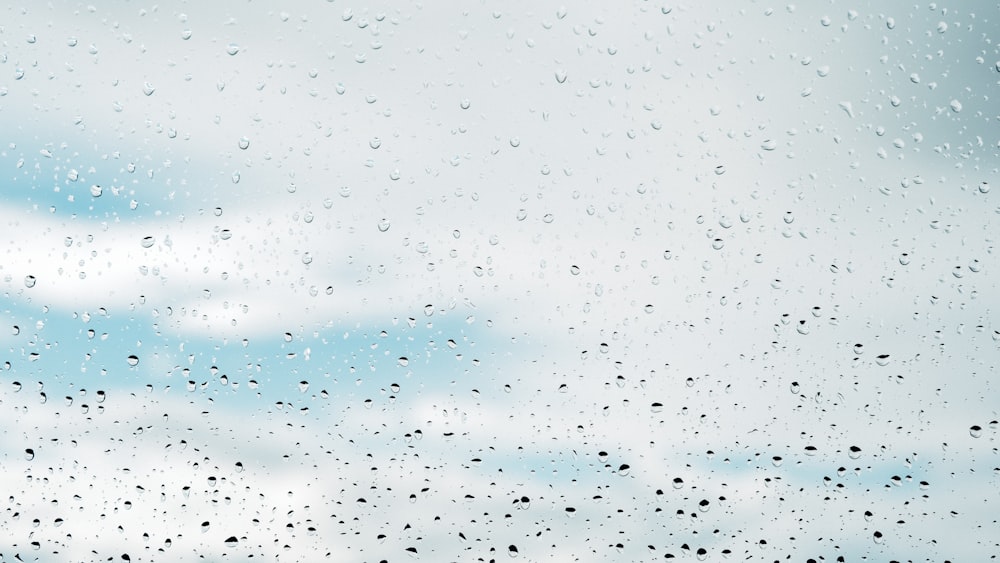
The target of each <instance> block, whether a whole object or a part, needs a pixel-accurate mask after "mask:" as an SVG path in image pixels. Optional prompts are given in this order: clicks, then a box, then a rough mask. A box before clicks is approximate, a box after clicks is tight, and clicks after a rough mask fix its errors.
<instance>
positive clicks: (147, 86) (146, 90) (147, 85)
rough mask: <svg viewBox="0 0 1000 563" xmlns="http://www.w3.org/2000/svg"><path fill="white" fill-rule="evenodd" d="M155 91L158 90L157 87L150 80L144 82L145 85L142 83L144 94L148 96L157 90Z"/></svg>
mask: <svg viewBox="0 0 1000 563" xmlns="http://www.w3.org/2000/svg"><path fill="white" fill-rule="evenodd" d="M155 91H156V87H154V86H153V85H152V84H150V83H149V82H144V83H143V85H142V93H143V94H146V95H147V96H152V95H153V92H155Z"/></svg>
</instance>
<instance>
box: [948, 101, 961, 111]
mask: <svg viewBox="0 0 1000 563" xmlns="http://www.w3.org/2000/svg"><path fill="white" fill-rule="evenodd" d="M948 105H949V106H951V111H953V112H955V113H958V112H960V111H962V102H960V101H958V100H952V101H951V103H950V104H948Z"/></svg>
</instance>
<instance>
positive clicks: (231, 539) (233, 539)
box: [225, 536, 239, 547]
mask: <svg viewBox="0 0 1000 563" xmlns="http://www.w3.org/2000/svg"><path fill="white" fill-rule="evenodd" d="M225 543H226V547H236V544H237V543H239V540H238V539H236V536H229V537H228V538H226V542H225Z"/></svg>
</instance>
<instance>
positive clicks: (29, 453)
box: [24, 448, 35, 461]
mask: <svg viewBox="0 0 1000 563" xmlns="http://www.w3.org/2000/svg"><path fill="white" fill-rule="evenodd" d="M24 458H25V459H27V460H28V461H31V460H33V459H35V450H33V449H31V448H25V450H24Z"/></svg>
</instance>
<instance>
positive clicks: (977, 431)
mask: <svg viewBox="0 0 1000 563" xmlns="http://www.w3.org/2000/svg"><path fill="white" fill-rule="evenodd" d="M982 435H983V428H982V427H981V426H979V425H978V424H974V425H972V426H970V427H969V436H972V437H973V438H979V437H980V436H982Z"/></svg>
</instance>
